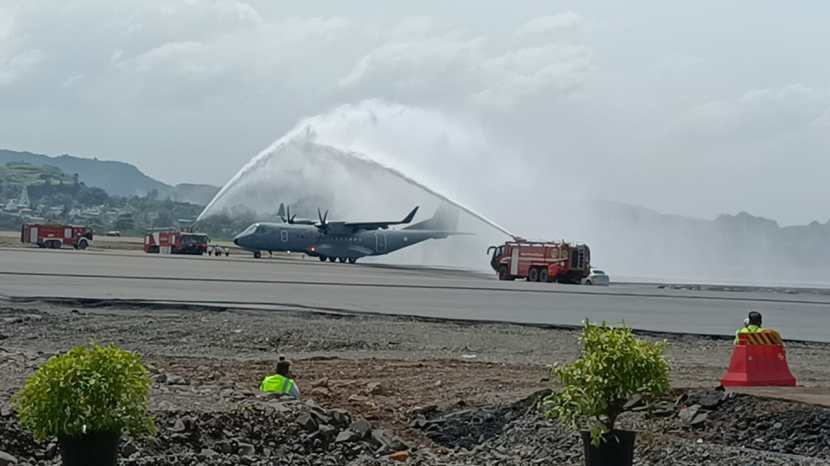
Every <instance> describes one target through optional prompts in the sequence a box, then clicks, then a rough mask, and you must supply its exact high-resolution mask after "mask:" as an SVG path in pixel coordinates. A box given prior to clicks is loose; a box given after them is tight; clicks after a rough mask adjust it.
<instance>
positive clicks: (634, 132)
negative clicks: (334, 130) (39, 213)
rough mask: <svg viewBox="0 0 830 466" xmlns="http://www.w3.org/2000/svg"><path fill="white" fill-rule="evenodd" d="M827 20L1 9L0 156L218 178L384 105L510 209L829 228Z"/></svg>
mask: <svg viewBox="0 0 830 466" xmlns="http://www.w3.org/2000/svg"><path fill="white" fill-rule="evenodd" d="M828 17H830V4H828V3H827V2H820V1H809V2H801V3H799V4H798V6H797V8H796V7H793V6H792V5H785V4H782V3H780V2H773V1H737V2H719V1H708V0H704V1H699V2H687V3H686V4H677V2H659V1H642V2H635V3H632V2H607V1H605V2H592V1H580V2H563V1H552V0H547V1H516V2H510V3H509V4H508V3H505V2H496V1H481V0H478V1H461V0H458V1H453V2H446V1H421V2H388V1H366V0H364V1H344V0H339V1H331V2H321V1H304V2H273V1H271V0H261V1H260V0H250V1H242V0H210V1H207V0H204V1H202V0H140V1H139V0H136V1H121V0H94V1H93V0H75V1H65V0H55V1H45V0H2V1H0V147H2V148H8V149H14V150H28V151H32V152H37V153H46V154H51V155H57V154H63V153H70V154H73V155H79V156H86V157H98V158H101V159H111V160H123V161H126V162H130V163H133V164H135V165H137V166H138V167H139V168H140V169H142V170H143V171H145V172H146V173H148V174H149V175H151V176H153V177H156V178H158V179H160V180H162V181H165V182H168V183H179V182H202V183H211V184H216V185H223V184H225V183H226V182H227V181H228V180H229V179H230V178H231V177H233V176H234V174H235V173H237V171H239V169H240V168H241V167H242V166H244V165H245V164H246V163H247V162H248V161H249V160H251V158H252V157H254V156H255V155H256V154H258V153H259V152H260V151H262V150H263V149H265V148H267V147H269V146H270V145H271V144H272V143H273V142H274V141H276V140H278V139H280V138H281V137H282V136H283V135H285V134H286V133H288V132H289V131H291V130H292V129H294V128H296V127H297V124H298V122H300V121H302V120H304V119H307V118H311V117H314V116H315V115H337V114H338V113H337V110H336V109H338V108H342V106H344V105H346V106H349V105H357V106H361V105H364V104H362V103H365V102H366V101H380V102H384V104H382V105H383V108H396V107H397V106H401V107H403V108H408V109H409V108H411V109H414V111H416V112H417V113H418V114H419V115H436V117H435V121H436V122H438V123H440V122H443V121H451V122H453V123H452V124H449V125H447V129H446V132H447V133H449V132H450V131H457V130H458V129H457V128H461V127H463V128H464V131H465V134H474V135H476V138H478V139H477V141H476V143H475V144H474V145H472V146H471V147H473V148H476V149H475V150H476V151H477V152H476V153H475V154H473V155H470V153H469V150H465V151H462V152H463V153H464V156H463V157H462V158H459V159H457V160H455V159H453V160H449V159H450V158H451V157H453V154H454V153H447V154H443V153H437V154H433V155H432V156H430V157H425V158H424V160H426V161H428V162H429V163H426V162H424V163H421V164H420V165H418V164H416V165H418V166H419V170H421V171H429V170H432V171H434V172H435V173H436V174H437V173H439V172H442V171H444V172H446V171H447V170H449V169H450V168H451V169H452V171H451V172H450V173H449V176H448V174H447V173H443V174H441V175H436V176H438V177H439V178H441V179H443V180H444V182H443V183H444V185H445V186H446V185H447V184H448V183H449V184H453V183H454V186H452V190H453V191H455V192H459V191H465V190H467V188H469V191H470V192H482V191H487V190H489V191H491V192H496V193H498V192H500V191H504V192H521V193H522V198H516V199H515V200H514V201H513V202H516V203H517V204H519V205H522V204H523V205H524V208H525V209H527V210H526V211H527V212H530V211H542V212H544V206H545V203H548V202H562V200H563V199H564V200H567V199H577V198H579V199H602V200H612V201H618V202H624V203H630V204H636V205H642V206H645V207H649V208H653V209H656V210H658V211H661V212H665V213H672V214H680V215H686V216H693V217H702V218H714V217H715V216H717V215H718V214H721V213H737V212H739V211H748V212H750V213H752V214H754V215H760V216H764V217H768V218H772V219H775V220H777V221H779V222H780V223H781V224H783V225H789V224H805V223H809V222H810V221H813V220H818V221H820V222H825V221H827V220H828V219H830V209H828V208H827V207H826V200H827V199H828V198H830V183H828V182H827V181H826V180H827V174H828V173H830V153H829V152H830V151H828V149H829V148H830V60H827V59H826V50H825V48H826V46H827V45H826V44H827V43H830V32H828V30H827V28H826V18H828ZM407 121H409V120H407ZM413 121H414V120H413ZM411 125H412V126H410V128H411V130H412V132H413V133H417V132H418V131H419V127H416V126H419V124H414V123H412V124H411ZM428 126H430V128H432V126H434V125H432V124H429V125H428ZM361 131H363V130H361ZM396 131H398V132H396V133H394V134H395V136H396V137H397V138H398V139H399V141H401V142H402V144H401V145H404V146H406V145H407V141H408V139H407V138H408V137H409V136H408V135H407V134H406V131H403V132H401V131H400V128H399V129H398V130H396ZM433 133H435V131H434V130H433V129H430V134H433ZM447 137H448V138H449V139H458V135H457V134H456V135H448V136H447ZM417 147H421V146H417ZM436 150H439V149H436ZM476 154H480V155H476ZM392 155H393V156H394V154H392ZM386 156H387V157H388V156H389V154H386ZM406 156H407V157H417V155H412V154H407V155H406ZM442 158H443V160H444V161H446V162H447V163H446V164H445V163H443V162H442ZM402 165H404V166H408V165H412V164H411V163H404V164H402ZM454 173H457V176H455V177H454V180H455V181H453V176H452V175H453V174H454ZM471 197H473V202H472V203H473V204H475V196H471ZM482 202H483V201H482ZM487 202H491V201H490V200H489V198H488V200H487ZM476 207H478V208H479V209H480V210H484V211H486V210H487V208H486V205H485V206H476Z"/></svg>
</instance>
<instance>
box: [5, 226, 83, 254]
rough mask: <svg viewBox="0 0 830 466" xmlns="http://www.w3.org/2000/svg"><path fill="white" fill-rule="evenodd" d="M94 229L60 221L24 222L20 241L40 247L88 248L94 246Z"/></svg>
mask: <svg viewBox="0 0 830 466" xmlns="http://www.w3.org/2000/svg"><path fill="white" fill-rule="evenodd" d="M92 236H93V235H92V229H91V228H87V227H85V226H79V225H64V224H59V223H24V224H23V225H22V226H21V227H20V242H21V243H27V244H35V245H37V246H38V247H40V248H49V249H61V248H63V247H64V246H72V247H73V248H75V249H86V248H88V247H89V246H92Z"/></svg>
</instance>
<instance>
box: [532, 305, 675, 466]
mask: <svg viewBox="0 0 830 466" xmlns="http://www.w3.org/2000/svg"><path fill="white" fill-rule="evenodd" d="M580 343H581V345H582V354H581V356H580V357H579V359H577V360H576V361H574V362H572V363H570V364H567V365H564V366H557V367H554V369H553V372H554V374H555V375H556V376H557V377H558V379H559V380H560V382H561V383H562V385H563V389H562V390H561V391H559V392H555V393H553V394H551V395H550V396H548V397H547V398H546V399H545V400H544V403H543V407H544V409H545V412H546V415H547V416H548V417H552V418H556V419H559V421H560V422H562V423H563V424H564V425H566V426H568V427H570V428H572V429H574V430H581V431H582V439H583V443H584V445H585V464H586V465H588V466H618V465H619V466H623V465H624V466H630V465H631V464H632V463H633V460H634V439H635V433H634V432H629V431H622V430H616V428H615V427H616V423H617V419H618V418H619V416H620V415H621V414H622V413H624V412H625V411H626V407H627V404H628V402H629V400H631V399H632V398H634V397H635V396H640V397H642V399H643V400H644V401H650V400H653V399H654V398H656V397H659V396H660V395H663V394H665V393H666V392H668V390H669V388H670V385H669V366H668V363H667V362H666V359H665V357H664V355H663V349H664V345H665V343H664V342H657V343H650V342H647V341H643V340H639V339H637V338H636V337H635V336H634V335H633V333H632V332H631V329H629V328H627V327H624V326H623V327H610V326H608V325H607V324H605V323H603V324H602V325H595V324H592V323H590V322H587V321H586V323H585V328H584V329H583V333H582V336H581V337H580Z"/></svg>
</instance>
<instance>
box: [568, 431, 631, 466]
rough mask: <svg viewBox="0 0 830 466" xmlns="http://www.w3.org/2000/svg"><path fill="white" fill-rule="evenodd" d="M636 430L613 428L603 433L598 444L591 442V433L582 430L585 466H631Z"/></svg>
mask: <svg viewBox="0 0 830 466" xmlns="http://www.w3.org/2000/svg"><path fill="white" fill-rule="evenodd" d="M636 435H637V433H636V432H630V431H627V430H615V431H612V432H607V433H605V434H603V436H602V440H601V441H600V444H599V445H598V446H594V445H593V444H591V433H590V432H585V431H583V432H582V444H583V445H584V446H585V466H632V465H633V464H634V439H635V438H636Z"/></svg>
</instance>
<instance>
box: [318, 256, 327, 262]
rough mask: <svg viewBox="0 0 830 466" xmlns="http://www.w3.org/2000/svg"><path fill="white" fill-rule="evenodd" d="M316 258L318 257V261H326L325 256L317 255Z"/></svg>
mask: <svg viewBox="0 0 830 466" xmlns="http://www.w3.org/2000/svg"><path fill="white" fill-rule="evenodd" d="M318 259H320V262H325V261H326V256H320V257H318Z"/></svg>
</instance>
